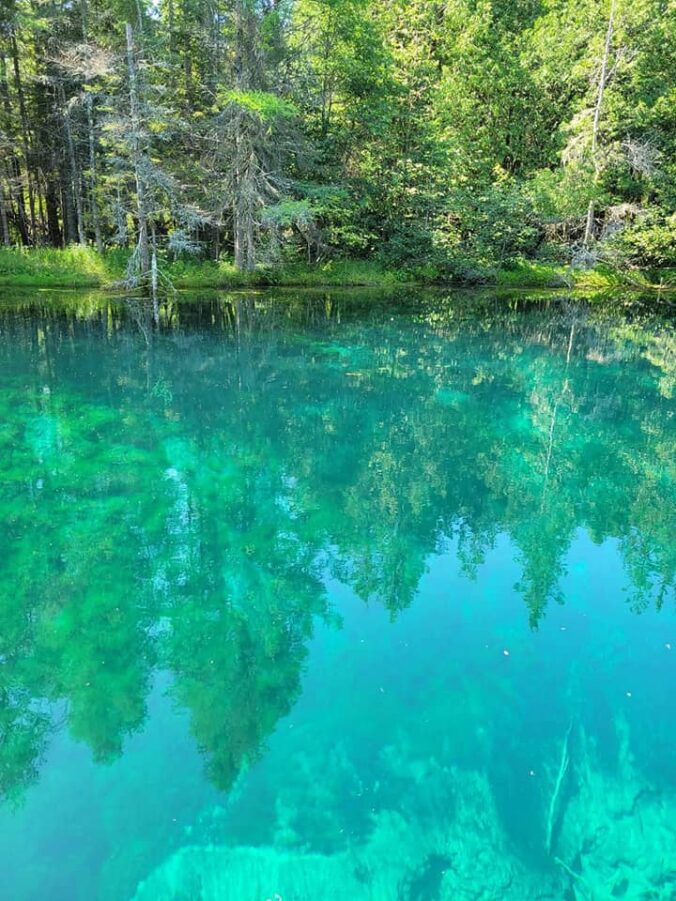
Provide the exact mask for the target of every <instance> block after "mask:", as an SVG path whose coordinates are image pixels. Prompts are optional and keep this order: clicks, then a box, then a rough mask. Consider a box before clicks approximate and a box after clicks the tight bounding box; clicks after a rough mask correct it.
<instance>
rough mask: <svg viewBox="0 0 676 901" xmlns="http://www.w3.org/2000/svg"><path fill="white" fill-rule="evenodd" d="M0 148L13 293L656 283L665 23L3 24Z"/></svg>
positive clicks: (672, 256)
mask: <svg viewBox="0 0 676 901" xmlns="http://www.w3.org/2000/svg"><path fill="white" fill-rule="evenodd" d="M0 147H1V153H0V216H1V222H0V229H1V232H2V242H3V244H4V245H5V248H7V249H5V250H0V270H2V271H5V272H7V271H9V270H11V267H12V266H13V265H15V263H16V260H17V259H24V260H25V258H26V257H30V255H31V254H36V253H37V254H39V253H46V251H44V250H43V251H40V250H37V249H38V248H67V247H69V246H70V245H80V246H82V247H83V248H87V251H86V252H84V251H83V252H82V253H80V252H79V251H78V253H75V254H74V255H71V257H70V259H72V260H75V261H76V263H77V261H80V263H81V264H82V265H85V264H86V265H92V263H91V260H92V259H96V258H98V257H103V258H106V259H108V260H110V261H113V263H114V266H117V267H118V269H119V270H120V271H121V272H123V273H126V275H125V278H126V279H127V281H128V282H129V283H132V282H133V283H134V284H138V283H139V282H141V281H143V280H151V279H152V280H154V282H155V283H156V282H157V280H158V279H160V280H161V279H162V278H163V271H164V268H163V267H166V266H171V265H173V266H174V268H175V269H176V267H179V268H180V266H193V265H208V264H209V261H212V263H211V265H213V262H218V261H225V262H227V263H228V265H230V266H231V267H232V269H233V271H241V272H244V273H247V272H259V271H275V270H276V271H281V270H284V269H285V268H287V269H288V267H293V266H304V267H306V268H311V267H318V266H320V267H324V269H325V270H326V268H327V267H330V266H332V265H340V264H341V263H345V262H346V261H353V262H355V263H359V262H360V261H363V262H364V263H365V264H366V263H368V264H373V265H377V266H379V267H382V269H383V270H384V271H395V272H397V273H400V274H402V277H407V278H410V279H416V278H417V279H420V280H430V281H433V280H439V281H448V282H453V281H455V282H460V283H480V282H484V281H488V280H490V279H491V278H494V277H495V274H496V273H498V272H501V271H504V270H509V269H510V267H515V266H517V267H518V266H519V265H524V262H525V263H527V264H529V265H534V266H538V265H542V266H545V267H546V266H559V267H571V266H573V267H579V268H580V269H582V270H589V269H591V268H593V267H598V266H609V267H613V268H614V269H616V270H623V271H648V272H655V271H662V272H668V270H669V269H670V268H672V267H674V266H675V265H676V213H675V212H674V210H675V209H676V155H675V153H674V151H675V149H676V3H674V0H2V3H1V4H0ZM43 259H46V257H43ZM13 261H14V262H13ZM111 265H112V263H111ZM113 268H114V267H113ZM1 274H2V272H1V271H0V275H1Z"/></svg>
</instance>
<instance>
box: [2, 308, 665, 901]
mask: <svg viewBox="0 0 676 901" xmlns="http://www.w3.org/2000/svg"><path fill="white" fill-rule="evenodd" d="M668 314H669V308H668V307H667V306H666V305H665V304H663V303H662V304H660V303H658V302H657V301H654V300H652V301H650V302H646V303H644V304H641V303H638V302H636V303H629V302H627V301H626V300H624V299H622V298H614V299H613V298H611V299H610V300H609V301H607V302H594V303H586V302H583V301H578V302H575V301H572V300H568V299H565V298H552V299H549V300H537V299H529V298H528V297H526V296H523V297H515V296H512V297H511V298H510V299H504V298H503V299H500V298H497V297H492V296H489V295H483V296H479V295H466V294H463V293H462V292H459V293H456V294H448V293H446V294H442V293H429V294H423V293H421V292H417V294H416V293H414V294H411V293H409V294H404V293H403V292H399V294H396V295H393V296H390V297H386V296H380V295H377V294H361V295H360V294H358V293H356V292H355V293H347V292H334V293H322V294H319V293H318V294H312V293H295V294H294V293H293V292H290V293H278V294H277V295H273V294H269V295H268V294H258V295H250V296H247V295H230V296H227V297H226V296H221V297H216V296H213V297H208V298H202V299H195V298H186V299H183V300H180V301H174V302H172V303H170V304H166V305H163V306H162V307H161V308H160V309H159V310H158V311H157V313H156V314H155V313H154V312H153V310H152V308H149V307H147V306H146V305H144V304H142V303H140V302H125V301H122V300H115V301H113V300H110V299H105V298H102V297H97V296H95V295H86V294H79V295H65V294H64V295H58V294H27V295H25V296H23V297H14V298H6V299H4V300H0V548H1V550H2V553H1V555H0V796H1V797H2V805H1V806H0V897H1V898H3V899H5V898H6V899H11V901H24V899H40V901H51V899H59V901H60V899H64V901H78V899H86V901H89V899H109V901H110V899H112V901H118V899H120V901H122V899H124V901H127V899H129V901H131V899H135V901H163V899H192V901H196V899H203V901H212V899H219V901H265V899H277V901H278V899H279V898H281V899H283V901H318V899H327V901H328V899H330V901H343V899H345V901H348V899H349V901H362V899H369V901H437V899H439V901H442V899H443V901H456V899H463V901H464V899H468V901H469V899H496V901H497V899H499V901H502V899H514V901H524V899H531V898H533V899H536V898H543V899H544V898H549V899H592V898H593V899H612V898H624V899H635V898H636V899H638V898H641V899H643V898H645V899H647V898H651V899H674V898H676V751H675V750H674V749H675V748H676V700H675V694H674V685H675V684H676V681H675V679H676V616H675V606H674V573H675V568H676V546H675V541H674V537H675V535H676V493H675V483H676V479H675V458H676V454H675V453H674V450H675V446H676V442H675V438H676V417H675V416H674V411H675V409H676V404H675V402H674V392H675V390H676V339H675V336H674V329H673V323H672V322H671V321H670V319H669V317H668Z"/></svg>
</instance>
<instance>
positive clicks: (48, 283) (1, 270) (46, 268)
mask: <svg viewBox="0 0 676 901" xmlns="http://www.w3.org/2000/svg"><path fill="white" fill-rule="evenodd" d="M115 264H117V265H115ZM115 268H118V269H119V270H120V273H121V272H123V271H124V266H122V267H120V266H119V254H104V255H101V254H98V253H96V251H95V250H93V249H92V248H89V247H80V246H77V245H73V246H71V247H67V248H65V249H64V250H56V249H54V248H51V247H39V248H35V249H30V250H29V249H25V248H21V249H20V248H4V247H3V248H0V285H12V286H16V287H21V286H23V285H25V286H34V287H41V288H96V287H103V286H105V285H108V284H110V283H111V282H112V281H114V274H113V272H114V269H115ZM118 277H119V276H118Z"/></svg>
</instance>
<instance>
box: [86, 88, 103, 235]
mask: <svg viewBox="0 0 676 901" xmlns="http://www.w3.org/2000/svg"><path fill="white" fill-rule="evenodd" d="M85 106H86V107H87V132H88V137H89V202H90V204H91V210H92V225H93V226H94V241H95V242H96V249H97V250H98V252H99V253H102V252H103V239H102V238H101V215H100V213H99V201H98V198H97V196H96V139H95V135H94V101H93V99H92V95H91V94H85Z"/></svg>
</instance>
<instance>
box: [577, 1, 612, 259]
mask: <svg viewBox="0 0 676 901" xmlns="http://www.w3.org/2000/svg"><path fill="white" fill-rule="evenodd" d="M615 3H616V0H611V3H610V14H609V16H608V28H607V30H606V40H605V44H604V47H603V59H602V60H601V72H600V74H599V84H598V90H597V94H596V105H595V107H594V121H593V124H592V142H591V157H592V163H593V166H594V185H596V183H597V182H598V179H599V174H600V173H599V166H598V161H597V158H596V157H597V146H598V138H599V124H600V122H601V109H602V107H603V94H604V92H605V89H606V81H607V79H608V58H609V56H610V45H611V43H612V40H613V28H614V23H615ZM593 236H594V198H592V199H591V200H590V201H589V207H588V209H587V223H586V225H585V230H584V246H585V247H589V244H590V243H591V240H592V238H593Z"/></svg>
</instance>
